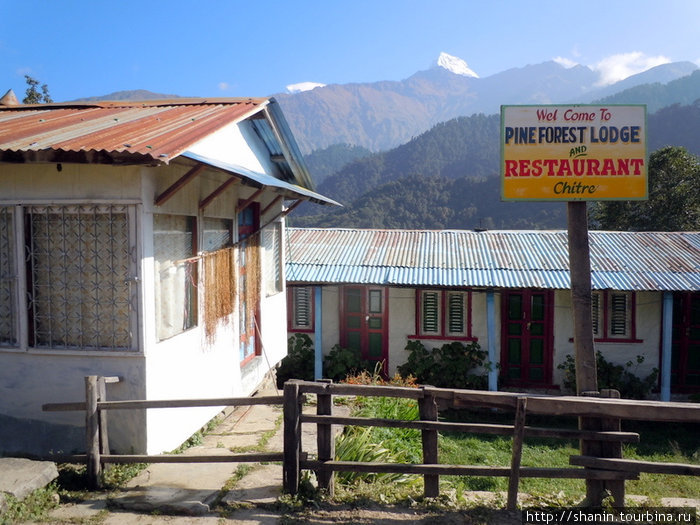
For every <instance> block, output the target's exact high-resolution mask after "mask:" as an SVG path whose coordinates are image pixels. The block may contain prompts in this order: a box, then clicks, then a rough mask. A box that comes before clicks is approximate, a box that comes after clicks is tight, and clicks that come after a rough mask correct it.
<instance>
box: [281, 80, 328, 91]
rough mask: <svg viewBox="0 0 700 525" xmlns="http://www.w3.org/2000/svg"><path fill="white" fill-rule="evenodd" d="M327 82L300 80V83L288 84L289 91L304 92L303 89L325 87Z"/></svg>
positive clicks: (309, 89)
mask: <svg viewBox="0 0 700 525" xmlns="http://www.w3.org/2000/svg"><path fill="white" fill-rule="evenodd" d="M323 86H325V84H321V83H320V82H299V83H298V84H289V85H288V86H287V92H288V93H302V92H303V91H311V90H312V89H314V88H317V87H323Z"/></svg>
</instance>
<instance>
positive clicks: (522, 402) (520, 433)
mask: <svg viewBox="0 0 700 525" xmlns="http://www.w3.org/2000/svg"><path fill="white" fill-rule="evenodd" d="M526 411H527V397H525V396H518V401H517V405H516V409H515V421H514V423H513V456H512V457H511V460H510V479H509V480H508V504H507V507H506V508H507V509H508V510H515V509H516V508H517V506H518V486H519V485H520V459H521V458H522V455H523V438H524V437H525V412H526Z"/></svg>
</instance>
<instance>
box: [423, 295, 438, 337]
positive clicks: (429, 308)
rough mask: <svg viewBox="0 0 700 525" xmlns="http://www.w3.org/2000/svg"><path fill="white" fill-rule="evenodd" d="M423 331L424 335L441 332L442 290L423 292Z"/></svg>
mask: <svg viewBox="0 0 700 525" xmlns="http://www.w3.org/2000/svg"><path fill="white" fill-rule="evenodd" d="M421 332H422V333H423V334H424V335H428V334H431V335H432V334H435V335H439V334H440V292H432V291H424V292H422V293H421Z"/></svg>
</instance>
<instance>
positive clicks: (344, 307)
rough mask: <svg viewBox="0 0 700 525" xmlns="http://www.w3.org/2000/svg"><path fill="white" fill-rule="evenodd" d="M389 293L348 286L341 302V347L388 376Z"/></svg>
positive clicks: (382, 289)
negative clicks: (376, 366)
mask: <svg viewBox="0 0 700 525" xmlns="http://www.w3.org/2000/svg"><path fill="white" fill-rule="evenodd" d="M387 314H388V308H387V291H386V289H385V288H380V287H372V286H345V287H344V288H343V300H342V302H341V337H340V346H342V347H343V348H349V349H352V350H356V351H357V352H358V353H359V354H360V356H361V357H362V359H364V360H366V361H369V362H370V363H372V366H373V367H374V366H375V365H376V364H377V363H381V371H382V372H383V373H385V374H386V373H387V371H388V364H389V351H388V340H387V324H388V322H387V319H388V316H387Z"/></svg>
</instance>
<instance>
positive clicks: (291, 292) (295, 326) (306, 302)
mask: <svg viewBox="0 0 700 525" xmlns="http://www.w3.org/2000/svg"><path fill="white" fill-rule="evenodd" d="M287 317H288V323H287V327H288V329H289V331H290V332H313V330H314V289H313V287H311V286H290V287H289V288H288V290H287Z"/></svg>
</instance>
